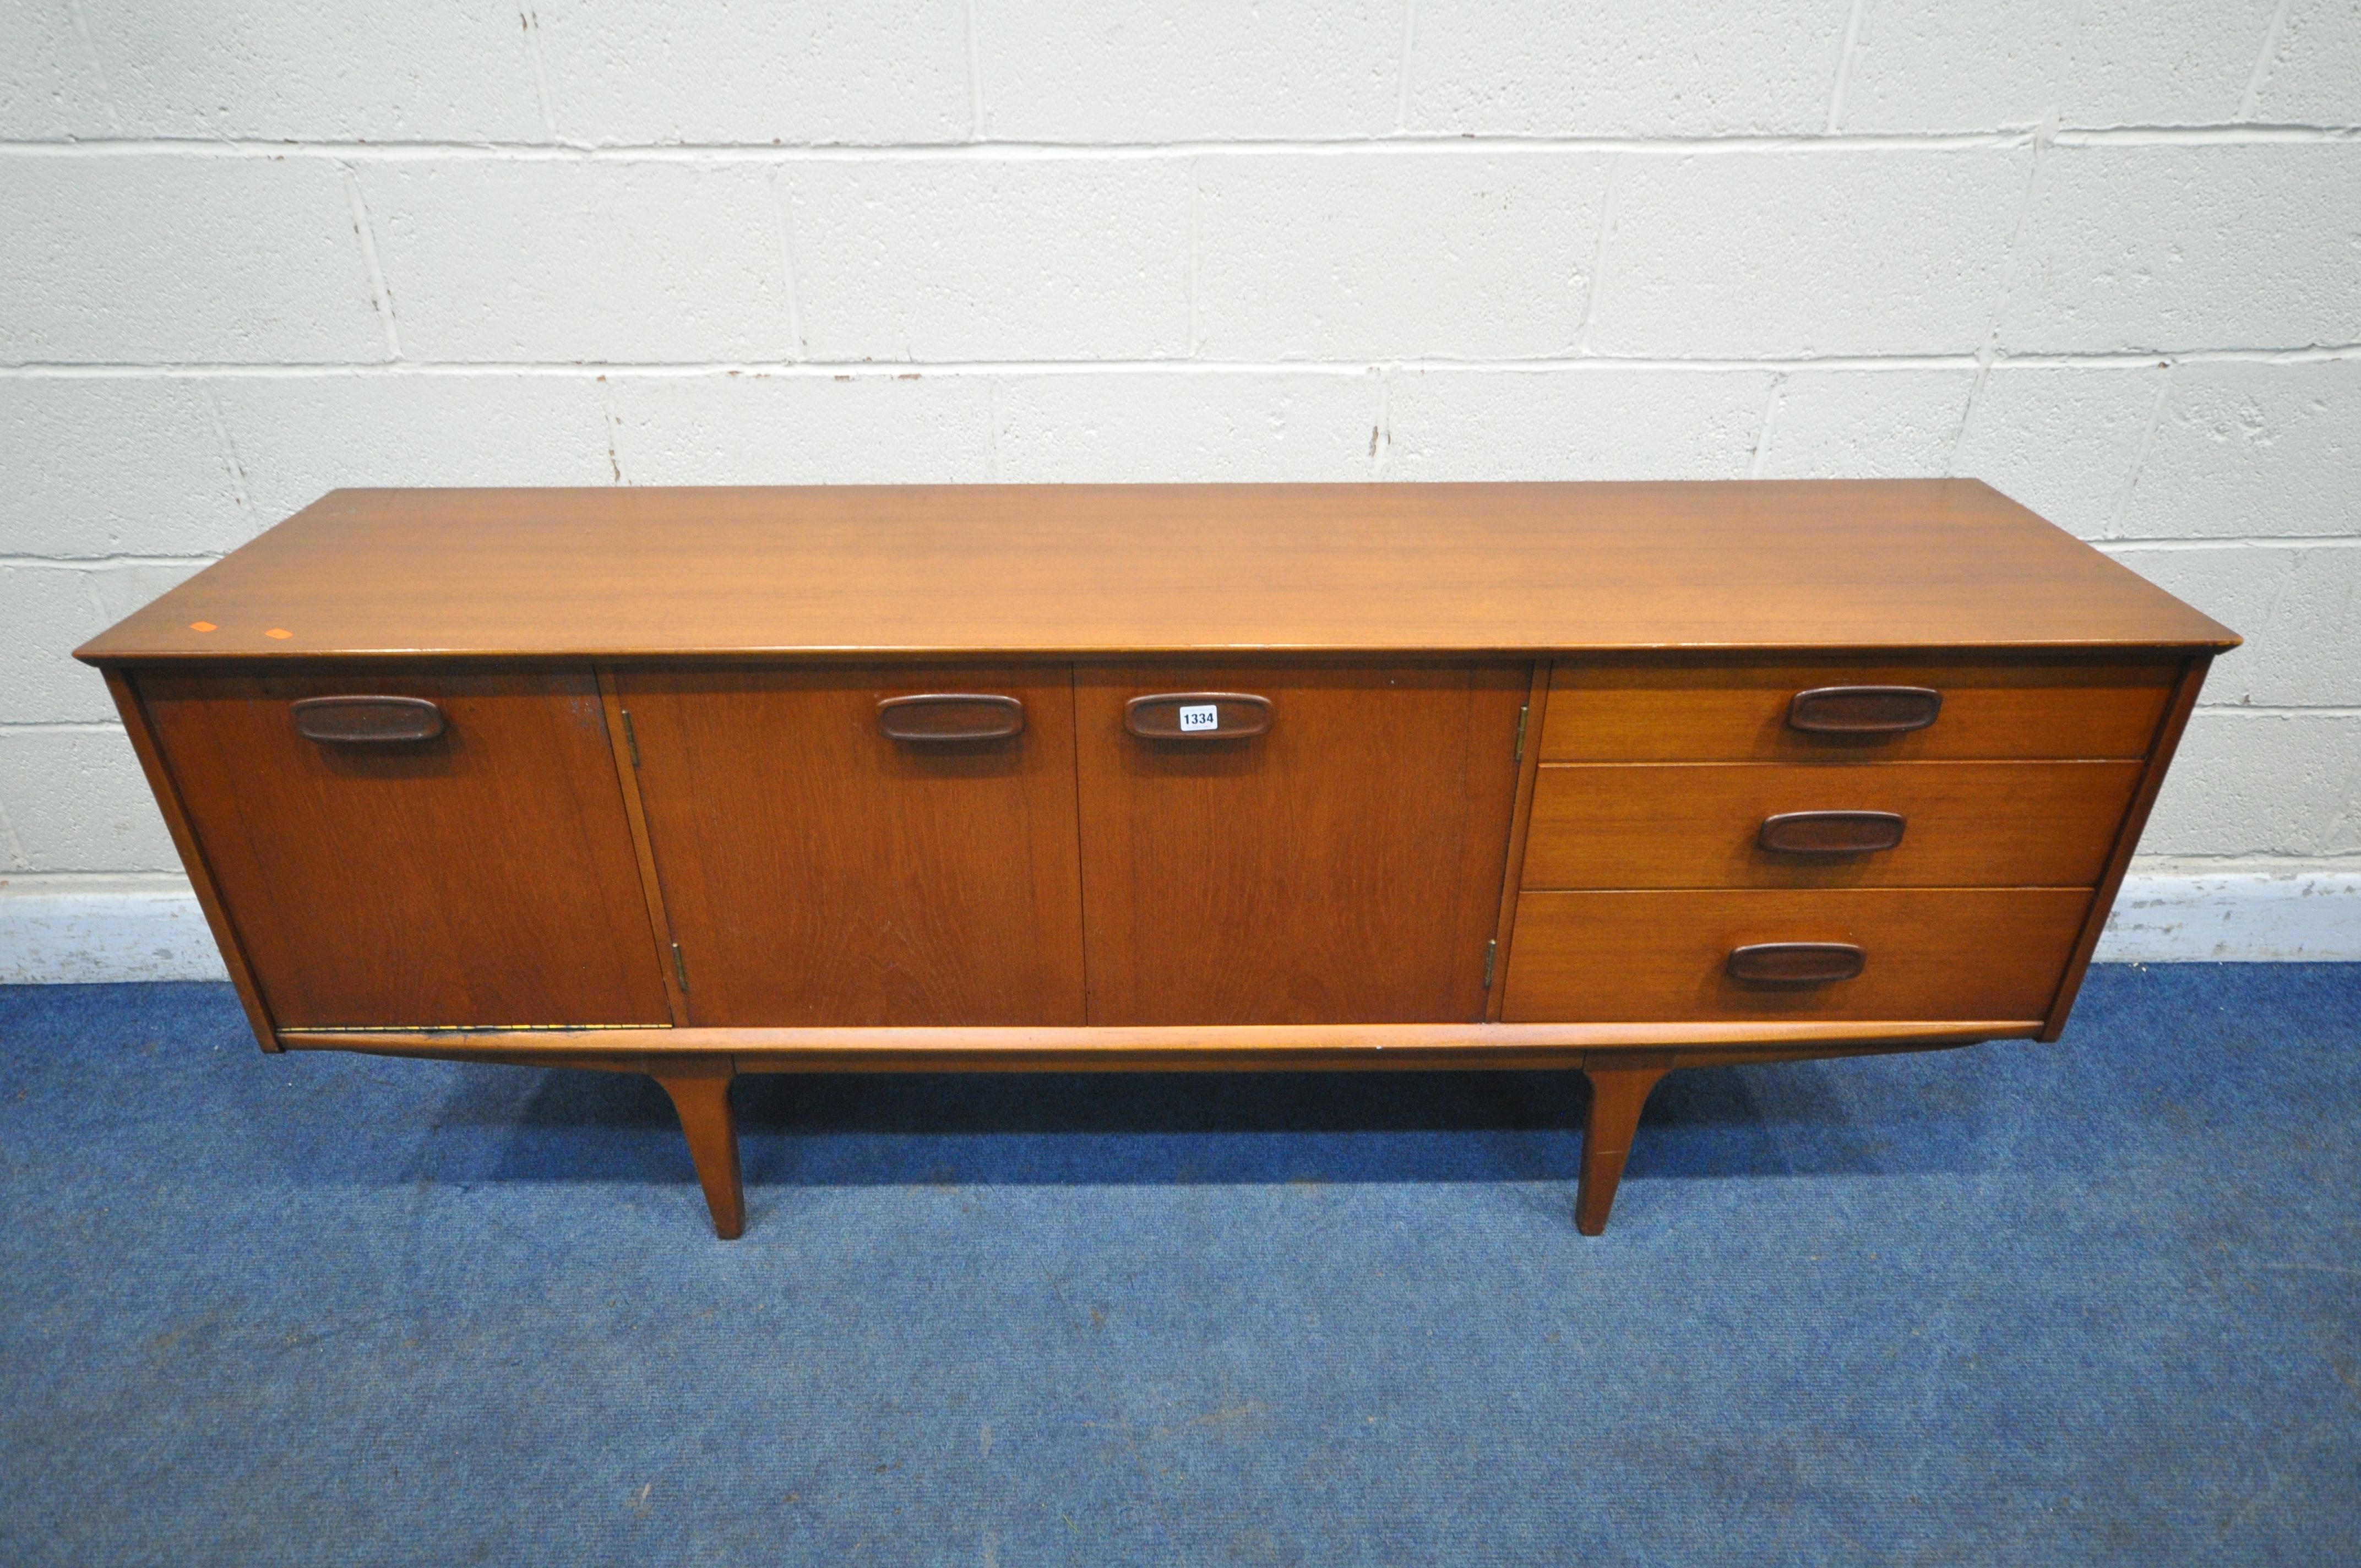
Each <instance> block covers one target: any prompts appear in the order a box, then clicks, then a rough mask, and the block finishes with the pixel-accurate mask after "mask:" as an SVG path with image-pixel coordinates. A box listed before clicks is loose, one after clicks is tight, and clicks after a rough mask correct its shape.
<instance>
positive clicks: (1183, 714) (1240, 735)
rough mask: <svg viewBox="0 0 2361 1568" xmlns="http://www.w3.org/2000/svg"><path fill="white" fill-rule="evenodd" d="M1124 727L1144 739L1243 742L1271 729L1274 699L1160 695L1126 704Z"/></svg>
mask: <svg viewBox="0 0 2361 1568" xmlns="http://www.w3.org/2000/svg"><path fill="white" fill-rule="evenodd" d="M1123 727H1124V728H1125V729H1128V730H1130V731H1131V732H1132V733H1133V734H1134V735H1137V736H1138V737H1139V738H1140V739H1141V740H1244V739H1245V738H1246V737H1247V736H1249V735H1260V734H1263V733H1265V732H1267V731H1268V729H1270V698H1268V697H1267V696H1249V695H1247V694H1246V693H1245V692H1159V693H1158V694H1157V695H1155V696H1136V697H1133V698H1132V699H1131V700H1130V701H1129V702H1127V703H1125V704H1124V705H1123Z"/></svg>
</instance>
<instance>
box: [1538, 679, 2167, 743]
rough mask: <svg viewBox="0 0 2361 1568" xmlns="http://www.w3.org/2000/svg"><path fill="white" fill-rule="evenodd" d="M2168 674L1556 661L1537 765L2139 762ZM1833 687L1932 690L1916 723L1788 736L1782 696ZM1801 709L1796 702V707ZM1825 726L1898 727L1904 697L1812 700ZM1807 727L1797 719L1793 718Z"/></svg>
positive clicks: (1908, 717)
mask: <svg viewBox="0 0 2361 1568" xmlns="http://www.w3.org/2000/svg"><path fill="white" fill-rule="evenodd" d="M2179 674H2180V666H2179V664H2178V663H2174V662H2172V661H2169V660H2151V661H2147V662H2121V661H2102V660H2086V659H2051V660H2046V661H2024V660H2007V661H2003V660H1964V659H1962V660H1953V659H1939V658H1921V659H1918V660H1916V661H1911V662H1907V663H1897V662H1894V661H1892V660H1890V659H1878V658H1873V657H1872V658H1845V657H1841V656H1824V657H1816V658H1810V659H1796V660H1778V661H1767V660H1730V659H1721V658H1712V659H1708V658H1697V657H1669V658H1657V659H1612V658H1594V659H1561V660H1559V661H1558V663H1557V665H1556V667H1555V669H1554V671H1553V672H1552V673H1551V675H1550V695H1549V713H1548V718H1547V719H1546V721H1545V723H1544V724H1543V730H1542V757H1543V760H1544V761H1546V762H1658V761H1697V762H1727V761H1743V760H1751V759H1762V760H1775V761H1779V762H1901V761H1916V760H1921V759H1928V758H1951V757H1958V758H2010V757H2026V758H2048V759H2079V758H2127V757H2142V756H2146V755H2147V749H2148V742H2149V741H2150V740H2152V739H2153V738H2154V737H2155V735H2156V730H2157V726H2158V723H2159V722H2160V721H2161V720H2162V719H2163V718H2164V709H2165V705H2166V703H2167V702H2168V701H2169V699H2170V697H2171V695H2172V683H2173V681H2174V680H2175V678H2176V677H2177V676H2178V675H2179ZM1831 686H1837V687H1844V686H1877V687H1912V688H1923V689H1925V690H1929V691H1933V692H1936V693H1938V694H1940V697H1941V701H1940V704H1939V707H1936V710H1935V712H1936V716H1935V719H1934V722H1933V723H1931V724H1926V725H1925V726H1924V727H1923V728H1917V729H1884V730H1869V731H1862V732H1850V733H1842V732H1828V731H1825V730H1812V729H1799V728H1797V727H1796V725H1795V722H1794V712H1795V697H1796V696H1797V695H1798V694H1800V693H1804V692H1812V691H1821V690H1824V689H1825V688H1828V687H1831ZM1807 706H1808V705H1807ZM1820 707H1821V712H1822V715H1823V716H1824V717H1825V718H1832V719H1834V720H1835V721H1836V722H1839V723H1843V722H1848V721H1851V722H1867V723H1877V722H1894V723H1904V722H1911V721H1914V720H1915V719H1917V718H1923V717H1924V715H1923V712H1919V713H1915V714H1914V713H1913V712H1912V711H1911V709H1912V704H1911V702H1910V701H1909V700H1907V699H1896V700H1894V701H1892V702H1888V703H1885V704H1883V705H1880V704H1879V703H1878V702H1876V701H1875V700H1873V699H1872V700H1868V701H1863V702H1854V703H1848V702H1846V701H1844V700H1843V699H1838V700H1837V701H1836V702H1834V703H1832V704H1831V703H1827V702H1823V703H1822V704H1821V705H1820ZM1808 721H1809V720H1808V719H1807V722H1808Z"/></svg>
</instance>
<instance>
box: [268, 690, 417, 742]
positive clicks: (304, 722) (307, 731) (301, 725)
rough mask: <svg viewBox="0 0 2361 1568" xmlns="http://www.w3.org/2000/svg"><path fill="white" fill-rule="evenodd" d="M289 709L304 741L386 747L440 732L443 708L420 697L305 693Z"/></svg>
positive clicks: (298, 732) (297, 730)
mask: <svg viewBox="0 0 2361 1568" xmlns="http://www.w3.org/2000/svg"><path fill="white" fill-rule="evenodd" d="M289 711H290V712H291V713H292V714H294V716H295V733H296V734H298V735H301V736H302V737H303V739H305V740H326V741H331V742H334V743H336V744H340V745H351V744H358V745H368V746H386V745H397V744H400V743H401V742H404V741H411V740H434V737H436V736H437V735H440V734H442V733H443V710H442V709H441V708H439V707H435V706H434V704H433V703H431V702H429V701H427V700H426V699H425V698H424V697H423V696H307V697H304V698H302V699H301V700H300V701H297V702H294V703H291V704H290V705H289Z"/></svg>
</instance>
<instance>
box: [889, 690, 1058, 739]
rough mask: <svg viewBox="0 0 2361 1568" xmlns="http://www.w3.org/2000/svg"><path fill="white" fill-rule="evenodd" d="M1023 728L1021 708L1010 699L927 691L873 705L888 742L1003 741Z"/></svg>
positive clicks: (1023, 711) (896, 697)
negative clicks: (875, 707)
mask: <svg viewBox="0 0 2361 1568" xmlns="http://www.w3.org/2000/svg"><path fill="white" fill-rule="evenodd" d="M1024 728H1025V705H1024V704H1023V703H1021V702H1019V701H1017V700H1016V698H1015V697H1013V696H975V695H972V694H970V693H966V692H929V693H928V694H926V695H924V696H889V697H887V698H886V699H885V700H884V701H883V702H881V703H879V704H878V705H877V729H878V732H879V733H880V734H882V735H884V737H885V738H886V739H887V740H915V741H920V742H934V741H942V740H1006V739H1007V738H1008V737H1009V736H1011V735H1015V734H1017V733H1019V732H1021V731H1022V730H1023V729H1024Z"/></svg>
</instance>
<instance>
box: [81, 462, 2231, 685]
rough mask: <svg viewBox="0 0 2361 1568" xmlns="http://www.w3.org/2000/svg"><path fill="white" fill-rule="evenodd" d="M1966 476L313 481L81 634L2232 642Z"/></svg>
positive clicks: (274, 645)
mask: <svg viewBox="0 0 2361 1568" xmlns="http://www.w3.org/2000/svg"><path fill="white" fill-rule="evenodd" d="M2237 641H2238V639H2237V637H2236V636H2235V634H2234V633H2233V632H2231V631H2229V630H2227V629H2225V628H2224V627H2223V626H2221V625H2219V624H2218V623H2216V622H2215V621H2213V620H2210V619H2208V618H2207V617H2205V616H2203V615H2201V614H2199V613H2198V612H2197V611H2196V610H2194V609H2191V608H2190V607H2189V606H2187V605H2184V604H2182V603H2181V602H2180V600H2178V599H2176V598H2172V596H2170V595H2169V594H2167V593H2165V592H2164V591H2163V590H2161V589H2159V588H2157V587H2153V586H2152V585H2150V584H2148V583H2147V582H2146V581H2144V580H2142V579H2141V578H2140V577H2139V576H2136V574H2134V573H2132V572H2131V571H2129V570H2127V569H2125V567H2123V566H2120V565H2116V564H2115V563H2114V562H2113V561H2111V560H2109V559H2108V558H2107V557H2106V556H2104V555H2103V554H2100V553H2099V552H2097V551H2095V550H2093V549H2092V548H2091V547H2090V546H2088V545H2086V544H2084V543H2081V542H2080V541H2079V540H2076V539H2074V538H2073V537H2072V536H2070V535H2069V534H2067V533H2065V532H2062V531H2061V530H2059V529H2058V528H2055V527H2053V526H2052V525H2050V524H2049V523H2047V522H2045V521H2042V520H2041V519H2040V518H2038V517H2037V516H2036V515H2034V513H2032V512H2031V511H2029V510H2026V508H2024V507H2022V506H2020V505H2018V504H2017V503H2016V502H2015V501H2012V500H2010V499H2007V498H2006V497H2004V496H2003V495H2001V494H2000V493H1999V492H1998V491H1996V490H1993V488H1991V487H1989V486H1987V485H1984V484H1982V482H1980V481H1977V480H1973V479H1894V480H1885V479H1877V480H1870V479H1854V480H1734V481H1676V482H1664V483H1635V484H1602V483H1583V484H1573V483H1567V484H1505V483H1502V484H1449V485H1443V484H1436V485H1425V484H1360V485H936V486H812V487H801V488H713V489H632V488H602V489H415V490H337V491H335V492H333V493H331V494H329V495H327V496H324V497H323V498H322V499H320V500H318V501H316V502H314V503H313V504H312V505H311V506H309V507H307V508H305V509H304V510H302V511H301V512H299V513H297V514H296V515H295V516H294V517H292V518H290V519H289V520H287V521H285V522H282V523H280V525H279V526H278V527H276V528H273V529H271V530H270V531H269V532H266V533H264V534H263V535H261V536H260V537H259V538H258V539H256V540H254V541H253V542H252V543H248V544H247V545H245V546H244V547H242V548H240V549H238V550H237V551H236V552H234V553H232V554H230V555H228V556H227V557H225V559H223V560H222V561H220V562H219V563H217V564H215V565H213V566H211V567H208V568H207V569H206V570H204V571H203V572H201V573H199V574H198V575H197V576H195V577H193V578H192V579H191V580H190V581H188V582H187V583H184V584H182V585H181V587H177V588H175V589H173V590H172V591H171V592H170V593H168V594H166V595H165V596H164V597H163V598H159V599H158V600H157V601H156V602H155V603H153V604H151V605H149V606H148V607H147V608H146V609H142V610H140V611H138V612H137V614H135V615H133V616H131V617H129V618H128V619H127V620H124V621H122V622H121V623H120V624H118V625H116V626H115V627H114V628H113V629H111V630H107V631H105V632H104V633H102V634H101V635H99V636H98V637H96V638H94V639H93V640H92V641H90V642H89V643H87V644H85V645H84V646H83V647H82V648H81V649H79V650H78V651H77V652H76V656H77V657H79V658H82V659H83V660H86V661H88V662H90V663H147V662H151V661H181V660H191V659H203V660H213V659H224V658H231V659H240V660H244V659H249V658H257V657H263V658H273V659H290V658H303V657H319V656H322V655H335V656H368V657H392V656H404V655H412V654H436V655H456V656H470V655H474V656H497V655H511V656H514V655H523V656H528V657H555V656H574V657H600V658H608V657H625V656H632V655H700V654H702V655H722V656H728V655H735V654H770V653H851V654H869V655H879V654H898V653H914V652H926V653H1003V654H1053V653H1071V654H1087V653H1097V652H1126V653H1129V652H1189V651H1206V652H1215V651H1219V652H1238V651H1252V650H1264V649H1270V650H1294V651H1329V650H1336V651H1345V650H1392V651H1404V652H1409V651H1415V652H1517V653H1521V652H1610V651H1624V650H1631V651H1638V650H1648V649H1688V648H1693V649H1733V648H1774V649H1786V648H1795V649H1817V648H1839V647H1847V648H1895V649H1902V648H1920V647H1953V648H1976V647H1987V648H2011V647H2023V648H2051V649H2059V648H2076V647H2088V648H2094V649H2103V648H2111V647H2126V646H2141V647H2177V648H2191V649H2197V648H2213V649H2219V648H2226V647H2231V646H2234V645H2235V643H2236V642H2237Z"/></svg>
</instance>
